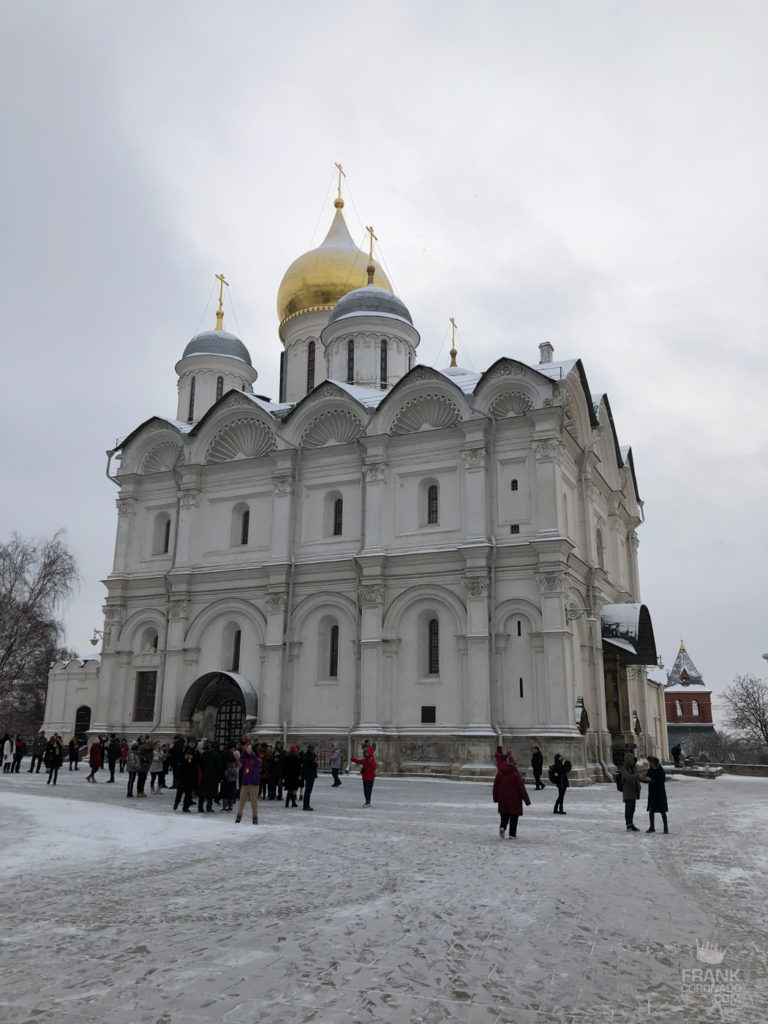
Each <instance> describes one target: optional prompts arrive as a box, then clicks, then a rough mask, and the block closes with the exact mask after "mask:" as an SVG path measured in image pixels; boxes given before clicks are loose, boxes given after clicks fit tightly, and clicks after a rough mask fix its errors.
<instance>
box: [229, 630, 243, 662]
mask: <svg viewBox="0 0 768 1024" xmlns="http://www.w3.org/2000/svg"><path fill="white" fill-rule="evenodd" d="M242 636H243V634H242V631H241V630H239V629H236V630H235V632H234V635H233V637H232V668H231V669H230V671H231V672H239V671H240V644H241V641H242Z"/></svg>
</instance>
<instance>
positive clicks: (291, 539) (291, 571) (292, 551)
mask: <svg viewBox="0 0 768 1024" xmlns="http://www.w3.org/2000/svg"><path fill="white" fill-rule="evenodd" d="M300 471H301V448H300V447H299V448H297V449H296V466H295V470H294V474H293V479H294V487H295V491H294V495H293V497H294V507H293V515H292V516H291V530H290V533H289V535H288V548H289V551H288V554H289V555H290V560H289V568H288V601H287V607H286V609H285V623H284V625H283V673H282V674H283V682H285V679H286V677H287V676H288V666H289V664H290V657H289V645H290V642H291V625H292V620H293V582H294V577H295V575H296V534H297V532H298V521H299V515H300V509H301V498H300V494H301V491H300V488H301V481H300ZM292 675H293V673H291V676H292ZM291 693H293V678H291ZM280 696H281V700H280V705H281V707H282V709H284V708H285V703H284V700H283V699H282V693H281V695H280Z"/></svg>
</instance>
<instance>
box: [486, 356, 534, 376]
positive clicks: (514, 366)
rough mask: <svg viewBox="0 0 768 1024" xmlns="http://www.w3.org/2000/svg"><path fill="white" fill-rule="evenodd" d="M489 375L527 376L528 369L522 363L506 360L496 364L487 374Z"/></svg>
mask: <svg viewBox="0 0 768 1024" xmlns="http://www.w3.org/2000/svg"><path fill="white" fill-rule="evenodd" d="M486 376H487V377H489V378H491V377H527V376H528V370H527V369H526V367H525V366H521V365H520V363H512V362H509V361H508V360H504V361H503V362H501V363H499V365H498V366H494V367H493V369H492V370H490V371H489V372H488V373H487V374H486Z"/></svg>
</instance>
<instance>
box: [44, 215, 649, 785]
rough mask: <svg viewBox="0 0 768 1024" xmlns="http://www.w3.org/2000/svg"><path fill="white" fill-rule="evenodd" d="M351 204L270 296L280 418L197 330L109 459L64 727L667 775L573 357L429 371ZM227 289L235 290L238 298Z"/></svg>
mask: <svg viewBox="0 0 768 1024" xmlns="http://www.w3.org/2000/svg"><path fill="white" fill-rule="evenodd" d="M335 205H336V211H335V216H334V218H333V222H332V225H331V228H330V231H329V232H328V235H327V237H326V239H325V241H324V242H323V244H322V245H321V246H319V247H318V248H317V249H314V250H312V251H311V252H309V253H306V254H304V255H303V256H301V257H299V258H298V259H297V260H296V261H295V262H294V263H293V264H292V265H291V267H289V269H288V271H287V272H286V274H285V276H284V278H283V282H282V284H281V287H280V291H279V294H278V314H279V324H280V327H279V334H280V339H281V342H282V346H283V352H282V361H281V379H280V394H279V400H278V401H277V402H273V401H270V400H269V399H267V398H265V397H263V396H260V395H258V394H255V393H254V390H253V384H254V381H255V380H256V377H257V373H256V371H255V369H254V368H253V366H252V363H251V357H250V354H249V352H248V350H247V348H246V346H245V345H244V344H243V343H242V341H240V339H238V338H236V337H235V336H234V335H232V334H230V333H229V332H227V331H225V330H224V329H223V307H222V305H221V301H220V305H219V313H218V315H217V324H216V328H215V329H214V330H210V331H205V332H203V333H202V334H199V335H197V336H195V337H194V338H193V339H192V340H191V341H190V342H189V343H188V345H187V346H186V348H185V350H184V352H183V355H182V358H181V359H180V360H179V362H178V363H177V364H176V373H177V377H178V401H177V410H176V415H175V417H165V416H153V417H152V418H150V419H148V420H146V421H145V422H144V423H142V424H141V425H140V426H139V427H137V429H136V430H134V431H133V432H132V433H131V434H130V435H129V436H128V437H126V438H125V439H124V440H123V441H122V443H121V444H120V446H119V448H118V449H116V450H114V451H112V452H110V453H108V454H109V455H110V459H111V461H110V467H111V468H110V472H111V475H112V478H113V480H114V482H115V484H116V486H117V488H118V497H117V536H116V545H115V559H114V565H113V567H112V572H111V573H110V575H109V577H108V579H107V580H106V587H107V598H106V603H105V607H104V625H103V630H102V631H101V632H102V634H103V637H102V650H101V657H100V662H99V663H97V662H95V661H87V662H84V663H83V662H69V663H60V664H58V665H56V666H54V668H53V669H52V671H51V675H50V680H49V694H48V702H47V707H46V721H45V723H44V727H45V728H46V729H47V730H52V729H56V730H58V731H60V732H62V733H64V732H67V733H68V732H72V731H74V727H75V724H76V723H77V724H78V729H79V731H80V733H81V734H82V735H86V734H87V733H91V734H93V733H98V732H117V733H119V734H121V735H127V736H134V735H137V734H139V733H151V734H152V735H153V736H155V737H156V738H168V737H170V736H172V735H173V734H175V733H184V734H186V733H189V732H195V733H196V734H197V735H198V736H206V737H209V738H216V739H219V740H221V741H224V740H226V739H229V738H230V737H233V736H235V735H240V734H241V733H242V732H247V733H249V734H251V735H252V736H254V737H259V738H262V737H263V738H264V739H268V740H270V741H273V740H274V739H275V738H277V737H286V738H287V739H288V740H289V741H290V742H304V743H306V742H314V743H315V744H317V745H318V746H319V747H320V748H321V749H322V748H324V747H327V746H329V745H330V742H331V740H337V741H341V742H342V744H343V745H345V746H347V747H348V748H349V749H351V748H357V747H359V744H360V743H361V742H362V740H363V739H364V738H365V739H368V740H370V741H372V742H375V743H376V746H377V759H378V760H379V761H380V763H381V767H382V769H383V770H384V771H389V772H393V773H394V772H430V773H435V774H447V775H454V776H460V777H467V776H471V775H472V774H473V773H482V772H484V771H486V770H487V768H488V765H489V763H490V762H491V760H492V751H493V750H494V748H495V745H496V744H497V743H501V744H502V745H503V746H504V748H505V749H507V748H511V749H512V750H513V751H515V752H516V753H517V754H518V756H519V757H520V758H521V759H522V761H523V764H527V763H528V762H529V759H530V749H531V746H532V745H533V744H537V745H538V746H540V747H541V748H542V750H543V751H544V753H545V756H547V757H549V758H550V759H551V757H552V756H553V755H554V753H556V752H559V753H562V754H563V755H564V756H567V757H569V758H570V760H571V761H572V763H573V765H574V769H575V771H574V775H573V780H574V781H579V780H581V781H586V780H588V779H594V778H601V777H603V776H604V773H605V767H606V765H607V764H609V763H610V762H611V760H612V754H613V750H614V748H615V747H616V746H621V747H624V746H625V745H626V744H628V743H631V744H635V745H636V746H637V747H638V748H639V752H640V753H641V754H657V755H659V756H664V755H666V753H667V750H666V747H667V744H666V724H665V718H664V699H663V692H662V688H661V687H660V686H659V685H658V684H655V683H653V682H651V681H649V680H648V677H647V674H646V665H652V664H654V663H655V662H656V650H655V644H654V639H653V629H652V626H651V619H650V615H649V613H648V610H647V608H646V607H645V605H643V604H642V603H641V600H640V588H639V578H638V565H637V535H636V530H637V528H638V526H639V525H640V524H641V522H642V520H643V511H642V503H641V500H640V498H639V494H638V489H637V481H636V477H635V470H634V462H633V457H632V452H631V450H630V449H628V448H623V447H621V446H620V444H619V441H618V439H617V436H616V431H615V428H614V423H613V417H612V414H611V408H610V405H609V402H608V398H607V396H605V395H603V394H595V393H593V392H592V391H591V389H590V387H589V384H588V381H587V377H586V374H585V371H584V368H583V366H582V364H581V362H580V361H579V360H578V359H573V360H567V361H561V362H558V361H555V360H554V352H553V348H552V346H551V345H550V344H549V343H544V344H542V345H540V346H539V353H538V359H537V360H536V361H535V362H534V363H528V362H526V361H522V360H521V359H519V358H512V357H502V358H499V359H497V360H496V361H495V362H494V363H493V364H492V365H491V366H490V367H488V368H487V369H486V370H485V371H484V372H482V373H476V372H470V371H468V370H464V369H462V368H461V367H459V366H457V365H456V359H455V350H452V358H451V366H449V367H448V368H446V369H443V370H436V369H432V368H430V367H427V366H423V365H420V364H419V362H418V354H417V353H418V346H419V340H420V339H419V333H418V331H417V329H416V327H415V326H414V324H413V322H412V319H411V316H410V313H409V312H408V309H407V307H406V306H405V304H404V303H403V302H402V301H401V300H400V299H399V298H398V297H396V296H395V295H394V294H393V293H392V289H391V286H390V284H389V282H388V280H387V278H386V276H385V274H384V273H383V271H382V270H381V268H380V267H378V265H377V264H376V263H375V261H374V260H373V259H372V251H371V254H366V253H364V252H362V251H361V250H360V249H358V248H357V246H356V245H355V244H354V242H353V241H352V239H351V237H350V235H349V232H348V230H347V227H346V224H345V221H344V216H343V212H342V207H343V200H342V199H341V198H340V197H339V198H337V200H336V203H335ZM224 283H225V282H223V279H222V287H223V284H224Z"/></svg>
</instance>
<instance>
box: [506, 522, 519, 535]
mask: <svg viewBox="0 0 768 1024" xmlns="http://www.w3.org/2000/svg"><path fill="white" fill-rule="evenodd" d="M509 532H510V533H520V526H519V525H518V524H517V523H513V524H512V526H510V528H509Z"/></svg>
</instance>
